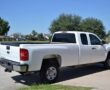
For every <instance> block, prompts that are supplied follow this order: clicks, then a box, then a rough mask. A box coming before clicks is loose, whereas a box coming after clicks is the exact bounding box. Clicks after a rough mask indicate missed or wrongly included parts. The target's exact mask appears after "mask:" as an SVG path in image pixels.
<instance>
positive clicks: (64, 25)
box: [50, 14, 106, 38]
mask: <svg viewBox="0 0 110 90" xmlns="http://www.w3.org/2000/svg"><path fill="white" fill-rule="evenodd" d="M56 31H86V32H92V33H95V34H97V35H98V36H99V37H100V38H104V37H105V36H106V33H105V27H104V25H103V23H102V21H101V20H99V19H96V18H86V19H81V17H80V16H77V15H66V14H61V15H60V16H59V17H58V18H57V19H56V20H54V21H53V22H52V24H51V26H50V32H51V33H54V32H56Z"/></svg>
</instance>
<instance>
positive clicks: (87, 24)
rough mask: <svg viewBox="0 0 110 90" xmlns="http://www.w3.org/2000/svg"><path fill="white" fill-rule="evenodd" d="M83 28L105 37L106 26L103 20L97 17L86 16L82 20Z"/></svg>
mask: <svg viewBox="0 0 110 90" xmlns="http://www.w3.org/2000/svg"><path fill="white" fill-rule="evenodd" d="M81 29H82V31H87V32H92V33H95V34H97V35H98V36H99V37H100V38H104V37H105V35H106V33H105V27H104V25H103V23H102V21H101V20H98V19H96V18H86V19H84V20H82V22H81Z"/></svg>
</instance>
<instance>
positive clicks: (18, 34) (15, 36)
mask: <svg viewBox="0 0 110 90" xmlns="http://www.w3.org/2000/svg"><path fill="white" fill-rule="evenodd" d="M12 36H13V37H14V38H15V39H16V40H18V39H20V38H21V37H22V35H21V33H13V34H12Z"/></svg>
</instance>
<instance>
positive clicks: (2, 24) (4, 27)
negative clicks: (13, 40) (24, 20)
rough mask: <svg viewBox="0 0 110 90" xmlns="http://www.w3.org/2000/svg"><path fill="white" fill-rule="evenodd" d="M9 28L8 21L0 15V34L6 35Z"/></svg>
mask: <svg viewBox="0 0 110 90" xmlns="http://www.w3.org/2000/svg"><path fill="white" fill-rule="evenodd" d="M9 29H10V26H9V23H8V22H7V21H5V20H4V19H2V18H1V17H0V35H7V33H8V31H9Z"/></svg>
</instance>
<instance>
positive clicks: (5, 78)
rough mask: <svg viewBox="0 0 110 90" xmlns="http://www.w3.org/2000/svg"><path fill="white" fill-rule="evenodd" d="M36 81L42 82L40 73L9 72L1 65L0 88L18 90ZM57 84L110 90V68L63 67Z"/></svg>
mask: <svg viewBox="0 0 110 90" xmlns="http://www.w3.org/2000/svg"><path fill="white" fill-rule="evenodd" d="M35 83H38V84H39V83H40V79H39V75H38V74H33V75H28V76H22V75H20V74H19V73H16V72H12V73H7V72H4V68H2V67H1V66H0V90H16V89H17V88H20V87H23V86H30V85H32V84H35ZM55 84H62V85H72V86H84V87H93V88H95V89H97V90H110V70H106V69H104V68H103V66H100V65H92V66H86V67H80V68H73V67H67V68H63V69H61V72H60V75H59V78H58V80H57V83H55Z"/></svg>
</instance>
